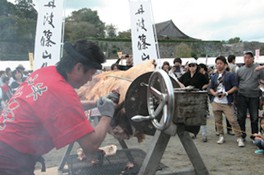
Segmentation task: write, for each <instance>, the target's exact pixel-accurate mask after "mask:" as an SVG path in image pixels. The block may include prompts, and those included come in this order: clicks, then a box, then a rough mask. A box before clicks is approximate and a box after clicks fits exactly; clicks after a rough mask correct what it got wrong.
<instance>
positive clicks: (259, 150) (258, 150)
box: [255, 149, 264, 154]
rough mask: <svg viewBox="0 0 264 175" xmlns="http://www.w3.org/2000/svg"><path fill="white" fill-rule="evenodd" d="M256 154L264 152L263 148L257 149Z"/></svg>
mask: <svg viewBox="0 0 264 175" xmlns="http://www.w3.org/2000/svg"><path fill="white" fill-rule="evenodd" d="M255 154H264V150H263V149H257V150H256V151H255Z"/></svg>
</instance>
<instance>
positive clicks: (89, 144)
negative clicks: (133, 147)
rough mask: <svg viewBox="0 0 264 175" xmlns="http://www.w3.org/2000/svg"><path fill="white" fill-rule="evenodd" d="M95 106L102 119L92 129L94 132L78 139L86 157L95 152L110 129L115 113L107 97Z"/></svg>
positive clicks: (113, 106)
mask: <svg viewBox="0 0 264 175" xmlns="http://www.w3.org/2000/svg"><path fill="white" fill-rule="evenodd" d="M96 106H97V108H98V110H99V111H100V113H101V115H102V117H101V119H100V121H99V123H98V124H97V126H96V127H95V129H94V132H92V133H89V134H86V135H85V136H83V137H82V138H80V139H78V140H77V141H78V143H79V144H80V146H81V147H82V149H83V150H84V153H85V154H86V155H89V153H93V152H96V151H97V150H98V148H99V146H100V145H101V143H102V142H103V140H104V138H105V136H106V134H107V132H108V131H109V129H110V123H111V120H112V118H113V115H114V112H115V104H114V102H113V101H112V100H110V99H109V98H107V97H101V98H100V99H99V100H98V101H97V102H96Z"/></svg>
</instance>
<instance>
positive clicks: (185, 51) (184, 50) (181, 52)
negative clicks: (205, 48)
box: [175, 43, 193, 58]
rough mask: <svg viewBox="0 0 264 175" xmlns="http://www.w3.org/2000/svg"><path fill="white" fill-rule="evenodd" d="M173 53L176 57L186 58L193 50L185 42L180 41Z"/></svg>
mask: <svg viewBox="0 0 264 175" xmlns="http://www.w3.org/2000/svg"><path fill="white" fill-rule="evenodd" d="M175 55H177V57H183V58H188V57H192V56H193V52H192V49H191V48H190V47H189V46H188V45H187V44H185V43H180V44H179V45H178V46H176V48H175Z"/></svg>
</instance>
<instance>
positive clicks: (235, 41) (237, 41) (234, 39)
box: [227, 37, 242, 44]
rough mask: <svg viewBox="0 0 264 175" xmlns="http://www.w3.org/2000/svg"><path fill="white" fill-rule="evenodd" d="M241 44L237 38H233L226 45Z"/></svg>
mask: <svg viewBox="0 0 264 175" xmlns="http://www.w3.org/2000/svg"><path fill="white" fill-rule="evenodd" d="M240 42H242V40H241V39H240V38H239V37H235V38H230V39H229V40H228V41H227V43H228V44H234V43H240Z"/></svg>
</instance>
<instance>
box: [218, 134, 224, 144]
mask: <svg viewBox="0 0 264 175" xmlns="http://www.w3.org/2000/svg"><path fill="white" fill-rule="evenodd" d="M224 142H225V139H224V136H222V135H220V136H219V140H218V141H217V143H218V144H222V143H224Z"/></svg>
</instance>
